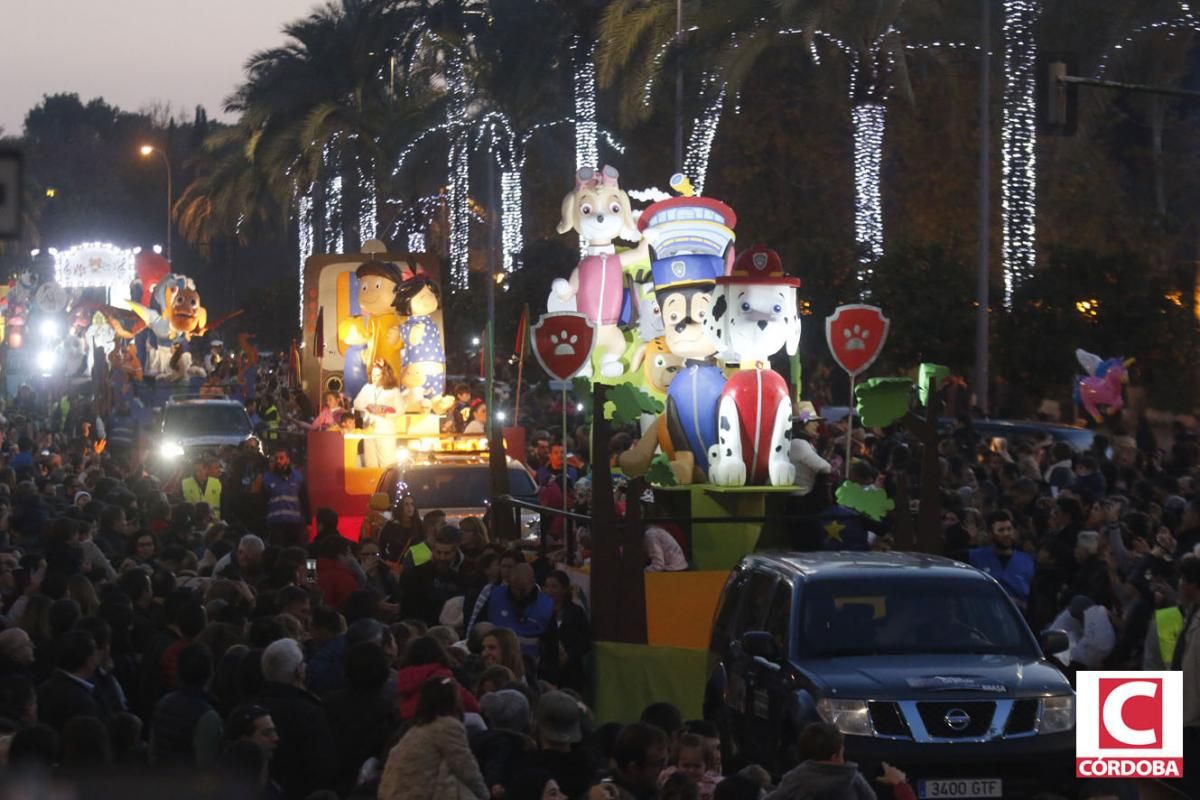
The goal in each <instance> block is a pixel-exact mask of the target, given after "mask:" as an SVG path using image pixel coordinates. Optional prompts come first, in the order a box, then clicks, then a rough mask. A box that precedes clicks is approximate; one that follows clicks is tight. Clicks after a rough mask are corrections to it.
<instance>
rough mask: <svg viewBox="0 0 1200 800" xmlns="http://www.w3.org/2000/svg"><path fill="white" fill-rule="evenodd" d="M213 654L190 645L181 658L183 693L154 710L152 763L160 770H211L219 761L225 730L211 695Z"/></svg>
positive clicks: (203, 648) (180, 678)
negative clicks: (173, 768) (191, 768)
mask: <svg viewBox="0 0 1200 800" xmlns="http://www.w3.org/2000/svg"><path fill="white" fill-rule="evenodd" d="M212 672H213V664H212V654H211V653H210V652H209V650H208V648H207V647H205V646H204V645H202V644H198V643H196V644H189V645H188V646H187V647H185V648H184V649H183V650H182V652H180V654H179V689H177V690H176V691H174V692H171V693H170V694H168V695H166V696H165V697H163V699H161V700H159V701H158V705H157V706H155V708H154V722H153V725H152V726H151V729H150V760H151V762H152V763H154V764H157V765H159V766H185V765H186V766H193V765H194V766H196V767H199V768H200V769H207V768H209V767H211V766H213V765H214V764H216V761H217V755H218V753H219V752H220V743H221V737H222V736H223V733H224V731H223V728H222V724H221V716H220V715H219V714H218V713H217V711H216V709H215V708H214V707H213V701H212V698H211V697H210V696H209V694H208V691H207V689H208V682H209V681H210V680H211V679H212Z"/></svg>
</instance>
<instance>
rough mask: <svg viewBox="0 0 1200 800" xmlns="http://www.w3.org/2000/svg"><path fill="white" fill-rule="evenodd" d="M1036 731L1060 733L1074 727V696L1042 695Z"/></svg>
mask: <svg viewBox="0 0 1200 800" xmlns="http://www.w3.org/2000/svg"><path fill="white" fill-rule="evenodd" d="M1038 719H1039V723H1038V733H1062V732H1063V731H1069V730H1071V729H1073V728H1074V727H1075V696H1074V695H1069V694H1064V695H1055V696H1053V697H1043V698H1042V702H1041V708H1039V713H1038Z"/></svg>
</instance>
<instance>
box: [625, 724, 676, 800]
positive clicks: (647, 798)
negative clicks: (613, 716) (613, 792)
mask: <svg viewBox="0 0 1200 800" xmlns="http://www.w3.org/2000/svg"><path fill="white" fill-rule="evenodd" d="M612 764H613V782H614V783H615V784H617V786H619V787H620V788H622V789H624V790H625V791H627V792H629V794H630V796H631V797H632V798H633V800H655V798H657V796H658V776H659V775H660V774H661V773H662V771H663V769H664V768H666V766H667V734H665V733H663V731H662V730H661V729H659V728H656V727H655V726H653V725H650V724H647V723H645V722H635V723H633V724H632V725H626V726H625V727H624V728H622V729H621V732H620V734H618V735H617V741H616V742H615V743H614V744H613V754H612Z"/></svg>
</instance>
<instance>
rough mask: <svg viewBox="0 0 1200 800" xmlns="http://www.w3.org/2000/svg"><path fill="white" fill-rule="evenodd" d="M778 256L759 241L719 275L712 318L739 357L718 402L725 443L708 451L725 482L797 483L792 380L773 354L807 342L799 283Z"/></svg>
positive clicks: (715, 334) (715, 331)
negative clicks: (772, 362) (774, 364)
mask: <svg viewBox="0 0 1200 800" xmlns="http://www.w3.org/2000/svg"><path fill="white" fill-rule="evenodd" d="M799 286H800V281H799V280H798V279H796V278H791V277H787V276H786V275H784V272H783V264H782V263H781V262H780V260H779V256H778V254H776V253H775V251H773V250H770V249H768V248H766V247H763V246H761V245H756V246H754V247H752V248H750V249H749V250H747V251H745V252H743V253H742V254H741V255H740V256H738V258H737V260H736V261H735V262H734V266H733V269H732V271H731V272H730V274H728V275H725V276H722V277H719V278H717V289H716V298H715V300H714V303H713V310H712V314H711V315H710V318H709V319H708V320H707V321H706V329H707V331H708V333H709V335H710V336H711V337H712V338H713V339H714V341H716V342H717V344H718V345H719V349H720V351H721V353H722V356H723V358H725V359H726V360H727V361H738V362H740V363H741V366H742V369H741V370H739V371H738V372H735V373H734V374H733V375H732V376H731V377H730V378H729V380H728V381H727V382H726V384H725V388H724V389H723V390H722V391H721V399H720V402H719V404H718V406H717V425H718V432H717V435H718V441H717V442H716V444H714V445H713V446H712V448H710V450H709V458H708V460H709V465H710V466H709V473H708V475H709V480H710V481H712V483H714V484H716V485H718V486H745V485H752V486H755V485H763V484H770V485H771V486H790V485H791V484H792V481H793V479H794V478H795V471H796V468H795V466H794V465H793V464H792V463H791V461H790V460H789V458H788V453H789V448H790V445H791V430H792V423H791V412H792V408H791V400H790V397H789V395H788V388H787V383H786V382H785V381H784V380H783V378H782V377H780V376H779V374H778V373H776V372H774V371H772V370H771V369H770V366H769V364H768V360H769V359H770V357H771V356H772V355H774V354H775V353H777V352H779V351H780V350H782V349H786V350H787V352H788V354H789V355H794V354H795V353H796V350H797V348H798V347H799V345H800V320H799V316H798V314H797V310H796V289H797V288H799Z"/></svg>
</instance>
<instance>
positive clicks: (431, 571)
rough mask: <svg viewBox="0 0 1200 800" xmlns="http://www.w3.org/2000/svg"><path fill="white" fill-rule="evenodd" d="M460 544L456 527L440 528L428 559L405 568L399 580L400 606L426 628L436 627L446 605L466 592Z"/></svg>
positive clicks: (460, 537)
mask: <svg viewBox="0 0 1200 800" xmlns="http://www.w3.org/2000/svg"><path fill="white" fill-rule="evenodd" d="M430 516H432V514H430ZM426 519H427V520H428V519H429V517H428V516H427V517H426ZM461 541H462V533H461V532H460V531H459V530H458V528H455V527H454V526H449V525H448V526H445V527H443V528H442V529H441V530H439V531H438V532H437V533H436V534H435V536H434V542H433V547H432V548H431V558H430V560H429V561H427V562H425V563H423V564H419V565H417V566H415V567H413V568H412V569H406V570H405V571H404V574H403V576H402V577H401V579H400V605H401V607H403V608H404V610H405V612H406V613H408V614H411V615H413V616H415V617H417V618H418V619H420V620H421V621H423V622H424V623H425V624H426V625H437V624H438V623H439V620H440V617H441V613H442V607H443V606H445V605H446V602H447V601H448V600H450V598H452V597H459V596H461V595H463V594H465V592H466V586H465V585H464V580H463V576H462V574H461V569H462V565H463V554H462V551H461V550H459V547H458V545H459V543H460V542H461Z"/></svg>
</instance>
